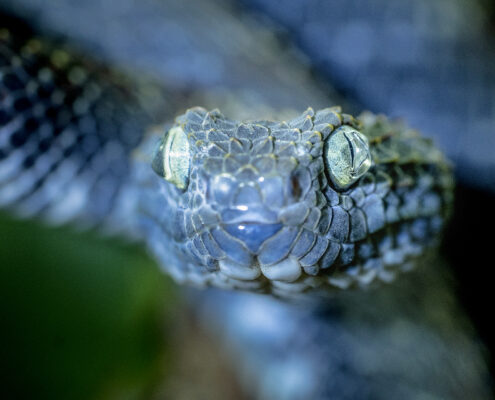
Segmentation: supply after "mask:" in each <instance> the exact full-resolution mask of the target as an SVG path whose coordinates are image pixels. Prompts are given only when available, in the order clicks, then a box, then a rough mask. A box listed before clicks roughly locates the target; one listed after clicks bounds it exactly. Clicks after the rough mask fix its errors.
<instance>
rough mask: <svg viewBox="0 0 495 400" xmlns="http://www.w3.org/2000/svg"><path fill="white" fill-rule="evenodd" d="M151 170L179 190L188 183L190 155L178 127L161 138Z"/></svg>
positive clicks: (184, 137)
mask: <svg viewBox="0 0 495 400" xmlns="http://www.w3.org/2000/svg"><path fill="white" fill-rule="evenodd" d="M151 167H152V168H153V170H154V171H155V172H156V173H157V174H158V175H159V176H161V177H163V178H165V180H167V181H169V182H170V183H173V184H174V185H175V186H177V187H178V188H179V189H185V188H186V187H187V184H188V183H189V170H190V167H191V154H190V148H189V141H188V140H187V135H186V133H185V132H184V130H183V129H182V128H181V127H180V126H175V127H173V128H172V129H170V130H169V131H168V132H167V133H166V134H165V135H164V137H163V138H162V140H161V142H160V144H159V146H158V148H157V150H156V152H155V155H154V157H153V161H152V164H151Z"/></svg>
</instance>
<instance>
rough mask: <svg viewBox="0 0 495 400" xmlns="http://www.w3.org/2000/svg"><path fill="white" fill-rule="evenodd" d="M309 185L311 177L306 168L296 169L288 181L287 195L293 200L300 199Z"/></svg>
mask: <svg viewBox="0 0 495 400" xmlns="http://www.w3.org/2000/svg"><path fill="white" fill-rule="evenodd" d="M310 186H311V177H310V175H309V172H308V171H307V170H306V169H298V170H296V171H294V172H293V173H292V174H291V175H290V177H289V182H288V188H287V191H288V193H287V194H288V195H289V197H290V198H292V199H293V200H296V201H297V200H299V199H301V198H302V197H303V196H304V195H305V194H306V193H307V192H308V190H309V188H310Z"/></svg>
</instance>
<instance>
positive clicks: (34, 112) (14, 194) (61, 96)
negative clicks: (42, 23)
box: [0, 16, 167, 226]
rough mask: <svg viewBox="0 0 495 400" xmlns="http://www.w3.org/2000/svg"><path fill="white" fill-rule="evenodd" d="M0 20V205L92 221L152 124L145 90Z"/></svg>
mask: <svg viewBox="0 0 495 400" xmlns="http://www.w3.org/2000/svg"><path fill="white" fill-rule="evenodd" d="M1 20H2V25H3V27H2V29H1V30H0V129H1V135H0V207H10V208H12V206H15V212H16V213H18V214H20V215H22V216H26V217H27V216H36V215H38V216H41V217H43V218H45V219H47V220H49V221H51V222H53V223H63V222H67V221H70V220H74V219H77V220H78V222H79V223H82V224H84V225H87V226H91V225H95V224H98V223H100V222H101V221H102V220H103V219H104V218H105V217H106V216H107V215H108V214H109V212H110V210H111V207H112V205H113V204H114V202H115V198H116V197H117V196H118V193H119V190H120V187H121V184H122V182H123V181H124V180H125V179H126V177H127V176H128V175H129V161H128V160H129V157H130V152H131V150H132V149H133V148H135V147H136V146H137V144H138V143H139V140H140V138H141V136H142V134H143V133H144V131H145V129H146V127H147V126H148V125H149V124H150V123H152V121H153V119H152V117H151V114H150V113H149V112H148V111H149V110H148V109H147V108H146V104H145V103H143V102H145V101H146V100H145V99H146V98H147V96H148V94H147V93H146V90H147V88H146V87H144V86H143V87H141V86H138V85H137V84H136V85H134V86H131V85H130V84H129V82H126V80H125V78H124V77H123V76H120V75H118V74H116V73H114V72H111V71H110V70H109V69H107V68H104V67H102V66H98V65H97V64H92V63H91V62H88V61H83V59H82V58H81V57H75V56H73V55H71V54H70V53H68V52H67V51H65V50H64V48H63V47H61V46H60V45H59V46H58V47H57V46H55V45H52V44H49V43H47V42H44V41H40V40H38V39H36V38H35V37H33V36H32V33H31V32H30V30H29V28H27V27H26V26H25V25H23V24H22V23H21V22H19V21H17V20H14V22H12V21H11V20H9V19H8V18H7V17H3V16H2V18H1ZM164 109H167V108H166V107H164Z"/></svg>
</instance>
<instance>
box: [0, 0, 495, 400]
mask: <svg viewBox="0 0 495 400" xmlns="http://www.w3.org/2000/svg"><path fill="white" fill-rule="evenodd" d="M494 5H495V4H494V3H493V2H491V1H488V0H438V1H435V2H433V1H429V0H405V1H401V2H397V1H393V0H345V1H344V0H329V1H324V0H292V1H285V2H280V1H277V0H239V1H235V0H185V1H181V0H141V1H139V0H120V1H112V0H86V1H84V2H79V1H74V0H50V1H49V2H47V1H43V0H0V11H1V12H2V13H6V14H9V15H15V16H16V17H19V18H21V19H23V20H26V21H29V23H30V24H31V25H32V26H33V27H34V28H35V29H36V30H37V31H38V32H40V34H42V35H48V36H56V37H62V38H63V39H64V40H67V42H68V43H71V46H73V47H74V48H76V49H77V50H78V51H80V52H82V53H83V54H90V57H91V58H95V59H97V60H100V61H102V62H104V63H107V64H109V65H113V66H115V67H117V68H119V69H123V70H125V71H127V72H128V73H129V74H130V75H131V76H132V75H137V74H141V75H146V76H149V77H151V78H152V79H155V80H157V81H159V82H161V83H163V85H165V86H166V88H167V90H169V92H170V93H171V97H172V99H174V98H176V99H180V100H177V101H178V102H179V101H180V103H179V104H177V105H176V107H177V108H178V109H180V110H183V109H185V108H187V107H188V106H191V105H208V106H219V107H220V108H221V109H223V110H227V111H225V113H226V114H228V110H230V109H232V110H233V112H234V111H235V112H237V113H239V112H246V117H260V116H263V117H264V116H268V115H270V114H271V113H275V112H280V110H282V111H284V110H298V111H299V110H304V109H305V108H306V107H308V106H312V107H314V108H318V107H323V106H328V105H333V104H341V105H343V106H344V107H345V109H346V111H348V112H351V113H357V112H359V111H360V110H363V109H369V110H371V111H375V112H383V113H385V114H387V115H390V116H393V117H400V118H403V119H405V120H406V121H408V123H409V124H410V125H412V126H413V127H415V128H418V129H420V130H421V131H422V132H424V133H425V134H426V135H427V136H430V137H432V138H433V139H434V140H435V142H436V143H437V144H438V146H439V147H440V148H441V149H442V150H443V151H444V152H445V153H446V154H447V155H448V157H449V158H450V159H451V160H452V162H453V164H454V166H455V173H456V178H457V182H458V184H457V189H456V205H455V211H454V215H453V219H452V222H451V224H450V226H449V229H448V232H447V235H446V237H445V240H444V242H443V245H442V249H441V256H442V260H443V262H444V263H445V265H446V268H447V269H448V270H449V271H451V272H452V273H453V278H452V280H453V282H454V283H453V287H454V294H455V298H456V299H457V300H458V301H459V303H460V306H459V310H460V311H459V312H460V313H461V314H462V315H464V314H467V316H468V319H469V320H470V321H471V322H472V330H473V332H474V334H473V337H475V338H476V339H475V341H476V342H477V344H479V345H480V346H481V347H482V349H483V350H482V351H481V353H482V360H483V362H484V363H485V364H486V365H488V368H489V369H490V373H491V374H492V376H493V371H494V369H493V362H492V354H493V351H494V348H495V347H494V346H495V340H494V338H495V332H494V329H493V327H492V323H491V315H492V314H493V312H492V310H491V304H492V303H493V300H492V298H491V297H492V296H491V288H492V280H491V275H492V274H491V269H492V268H493V259H494V256H493V246H491V243H492V236H493V234H492V233H491V230H492V229H493V226H494V224H495V211H494V207H493V205H494V204H495V202H494V200H495V198H494V194H495V128H494V127H495V30H494V26H495V25H494V23H495V7H494ZM175 94H176V96H175ZM238 99H240V100H238ZM238 102H239V104H242V106H236V104H237V103H238ZM246 110H248V111H246ZM198 296H199V297H200V299H201V296H202V295H201V294H198V293H194V292H188V291H187V290H184V289H183V288H179V287H177V286H176V285H175V284H174V283H172V282H171V280H170V279H169V278H167V277H164V276H163V274H162V273H161V272H160V270H159V268H158V267H157V266H156V265H155V263H154V261H153V260H151V259H150V258H149V257H148V256H147V255H146V252H145V251H144V250H143V249H142V248H141V247H140V246H138V245H129V244H128V243H126V242H124V241H120V240H118V239H110V240H109V239H108V238H103V237H102V236H101V235H100V234H99V233H97V232H87V231H86V232H77V231H74V230H73V229H72V228H70V227H61V228H60V227H59V228H46V227H44V226H43V225H42V224H41V223H40V222H36V221H34V222H33V221H18V220H16V219H14V218H13V217H12V216H10V215H8V214H7V213H5V212H4V213H2V214H1V215H0V318H1V325H0V326H1V329H0V332H1V333H0V343H1V352H0V382H1V383H0V397H2V398H7V399H10V398H12V399H18V398H19V399H20V398H36V399H41V398H47V399H59V398H60V399H162V398H164V399H169V398H172V399H242V398H256V397H260V398H277V396H278V398H287V399H289V398H307V397H305V393H309V392H305V391H304V390H305V389H304V388H303V389H304V390H303V389H301V387H303V386H304V384H307V382H308V380H307V379H304V380H301V382H300V383H298V382H299V381H298V380H297V379H296V378H297V377H300V373H299V372H300V370H299V369H295V370H293V371H292V372H291V370H289V369H287V370H285V369H281V368H280V365H279V367H278V369H276V368H274V369H273V371H278V373H281V372H280V371H285V372H284V374H286V377H287V376H289V377H292V378H291V380H290V381H291V382H292V383H293V386H290V388H289V389H287V390H286V391H285V392H284V391H283V390H282V391H280V392H277V391H270V390H274V389H272V388H270V389H269V390H268V389H267V390H264V391H263V390H261V391H260V390H254V389H253V390H251V391H250V390H249V388H247V389H246V384H245V383H243V382H254V381H256V382H258V383H257V384H258V385H260V386H263V385H264V386H263V387H265V386H270V385H269V384H267V383H266V382H265V383H263V380H262V379H261V380H260V379H259V378H257V379H254V378H249V377H248V378H246V376H244V375H246V374H247V375H249V374H250V372H249V365H251V367H252V366H253V365H254V366H255V365H259V364H256V363H257V362H258V363H259V362H260V361H259V360H256V361H252V362H251V361H249V362H247V361H246V362H244V364H246V363H247V364H246V365H248V367H245V368H244V371H245V372H243V373H241V376H240V374H239V371H238V367H237V364H238V361H239V360H238V359H236V357H232V356H230V357H229V355H228V354H229V349H230V353H231V354H232V347H235V346H234V344H231V345H230V347H229V346H227V348H225V347H224V348H222V346H219V341H218V340H217V339H218V337H219V335H220V334H219V333H218V331H217V330H216V328H215V329H213V330H212V329H208V328H206V329H205V325H208V324H205V323H204V320H205V317H204V315H207V316H208V315H210V314H208V313H209V312H210V310H207V312H205V313H203V314H202V313H201V311H200V312H199V313H198V312H192V311H191V310H197V309H198V308H199V307H196V306H195V305H194V304H195V303H194V301H195V300H191V299H195V298H197V297H198ZM215 296H216V295H213V296H212V298H214V297H215ZM199 301H200V302H201V301H204V304H208V305H209V306H210V308H216V307H217V306H218V304H222V303H225V302H230V300H228V299H224V298H222V295H220V299H219V300H211V303H209V302H208V301H210V300H208V301H206V300H199ZM215 301H218V302H219V303H215ZM240 303H241V302H240ZM246 304H248V305H250V307H251V306H252V307H258V306H259V307H264V305H261V306H260V305H257V303H256V301H255V300H254V301H253V303H250V302H249V301H248V302H247V303H245V304H244V303H242V306H243V307H244V308H240V309H241V310H244V311H243V312H246V313H247V311H246V310H247V308H246ZM233 307H234V308H232V310H233V311H232V313H235V312H234V311H236V310H239V308H238V309H236V308H235V306H233ZM239 307H240V306H239ZM218 308H219V309H221V307H218ZM268 308H269V307H268ZM226 313H227V312H226ZM275 313H276V312H275ZM198 314H199V315H198ZM461 314H460V315H461ZM246 315H247V314H246ZM259 315H260V316H262V315H263V314H262V313H260V314H259ZM274 318H275V317H274ZM277 318H281V320H282V321H286V320H287V318H288V317H287V316H286V315H285V314H284V313H283V312H281V314H280V315H279V316H277ZM284 318H285V319H284ZM462 318H464V317H461V316H460V317H459V319H462ZM213 319H214V318H213V317H212V320H213ZM232 321H234V320H232V319H229V320H227V319H225V320H221V319H220V320H219V321H218V322H217V325H222V324H226V323H227V322H228V323H230V324H235V323H238V322H235V321H234V322H232ZM256 323H257V324H260V326H263V327H264V329H268V328H267V324H268V323H269V321H268V322H267V321H264V322H263V321H261V322H260V321H259V320H258V321H257V322H256ZM470 326H471V325H470ZM246 329H247V328H245V330H244V332H251V331H249V330H246ZM470 329H471V328H470ZM225 330H227V328H226V329H225ZM261 331H262V332H265V334H269V333H270V332H271V334H272V336H271V337H272V340H273V341H274V342H273V343H275V342H281V340H282V339H280V337H278V336H277V335H276V334H275V333H274V331H270V332H267V331H264V330H263V329H262V330H261ZM212 332H213V333H212ZM229 332H230V333H232V332H234V333H233V334H234V335H238V337H240V338H241V339H238V340H241V341H242V340H244V342H242V343H243V344H242V345H239V344H238V346H241V347H242V346H245V347H244V348H245V349H249V348H250V346H251V348H258V347H256V346H257V345H256V344H253V342H252V341H250V340H252V338H251V337H247V336H246V338H244V339H243V337H242V334H239V331H236V330H235V329H233V328H232V329H231V330H230V331H229ZM325 332H326V331H325ZM224 333H225V332H224ZM241 333H242V332H241ZM325 334H326V333H325ZM246 335H247V334H246ZM253 335H256V333H253ZM277 338H278V339H277ZM284 340H285V339H284ZM287 340H288V339H287ZM234 342H235V340H234ZM289 342H290V341H289ZM266 343H268V345H270V343H271V342H269V341H267V342H266ZM266 343H265V345H266ZM260 346H261V345H260ZM259 348H263V347H259ZM284 351H285V350H280V352H282V353H283V352H284ZM235 354H241V353H239V352H238V353H235ZM242 354H244V353H242ZM267 354H268V353H267ZM270 354H271V353H270ZM243 356H244V357H246V355H245V354H244V355H243ZM238 357H239V358H240V357H241V356H238ZM253 357H254V358H255V356H253ZM267 357H268V356H267ZM277 357H279V358H278V360H279V361H280V360H282V361H283V362H284V365H289V363H288V361H287V359H286V358H283V356H280V355H278V356H277ZM262 361H263V362H264V363H266V365H268V364H269V363H270V362H271V361H270V359H268V358H267V359H262ZM292 361H293V362H294V363H296V364H298V365H299V364H301V363H302V362H303V361H301V359H298V358H296V357H295V358H294V359H293V360H292ZM459 362H461V363H462V362H463V360H462V359H461V360H459ZM239 363H241V362H240V361H239ZM482 369H483V368H481V370H482ZM246 371H248V372H246ZM294 371H296V372H294ZM298 371H299V372H298ZM291 373H293V375H290V374H291ZM242 374H244V375H242ZM274 374H275V373H274ZM267 376H268V377H269V378H270V379H273V380H275V379H277V375H276V374H275V375H273V374H272V375H267ZM269 378H266V379H269ZM253 379H254V380H253ZM473 379H474V378H473ZM483 379H484V378H483ZM483 379H482V380H483ZM488 381H489V379H486V382H485V383H486V387H488V388H489V389H488V391H490V390H493V387H492V386H491V384H490V383H489V382H488ZM260 382H261V383H260ZM352 384H353V382H352V381H349V383H348V385H352ZM360 384H362V382H360ZM370 386H372V385H370ZM298 390H300V391H299V392H298ZM273 393H277V395H274V394H273ZM298 393H299V394H298ZM358 393H359V392H358ZM362 393H368V392H366V391H364V392H362ZM370 393H371V392H370ZM491 393H493V392H491ZM346 396H347V397H344V396H343V397H342V398H380V397H379V396H378V397H376V396H375V397H373V396H372V395H369V396H360V395H359V394H355V393H354V394H353V393H350V394H348V395H346ZM322 398H323V397H322ZM406 398H421V397H420V396H419V395H418V397H413V396H411V397H408V396H406ZM423 398H445V397H442V396H439V397H423ZM452 398H457V397H456V396H452ZM473 398H475V397H473Z"/></svg>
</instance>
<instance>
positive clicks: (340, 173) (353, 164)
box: [324, 125, 371, 190]
mask: <svg viewBox="0 0 495 400" xmlns="http://www.w3.org/2000/svg"><path fill="white" fill-rule="evenodd" d="M324 158H325V164H326V168H327V171H328V174H329V175H330V179H331V180H332V182H333V184H334V185H335V187H336V188H337V189H342V190H343V189H346V188H347V187H349V186H350V185H352V184H353V183H354V182H356V181H357V180H358V179H359V178H361V177H362V176H363V175H364V174H365V173H366V172H367V171H368V169H369V168H370V167H371V154H370V148H369V143H368V138H367V137H366V136H364V135H363V134H362V133H361V132H359V131H357V130H356V129H354V128H352V127H350V126H345V125H344V126H341V127H340V128H338V129H336V130H335V132H333V133H332V134H331V136H330V137H329V138H328V139H327V141H326V143H325V150H324Z"/></svg>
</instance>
